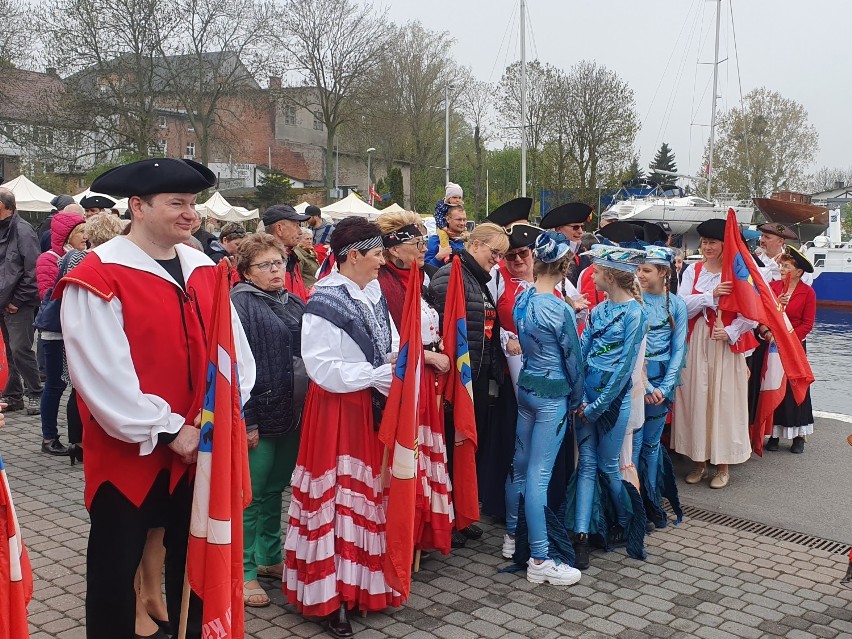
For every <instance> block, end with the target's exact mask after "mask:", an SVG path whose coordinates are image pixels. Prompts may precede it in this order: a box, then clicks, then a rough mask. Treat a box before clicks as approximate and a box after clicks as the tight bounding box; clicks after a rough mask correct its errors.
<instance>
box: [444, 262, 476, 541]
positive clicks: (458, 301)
mask: <svg viewBox="0 0 852 639" xmlns="http://www.w3.org/2000/svg"><path fill="white" fill-rule="evenodd" d="M444 348H445V351H446V354H447V355H449V357H450V372H449V373H447V379H446V385H445V387H444V398H445V399H446V400H447V401H448V402H450V403H451V404H452V405H453V424H454V425H455V429H456V439H455V442H454V445H455V448H454V451H453V501H454V502H455V510H456V527H457V528H458V529H459V530H461V529H463V528H467V527H468V526H470V525H471V524H472V523H473V522H475V521H479V489H478V488H477V483H476V446H477V441H476V417H475V414H474V412H473V373H472V371H471V367H470V352H469V350H468V343H467V305H466V302H465V297H464V282H463V281H462V265H461V258H459V257H458V256H455V257H453V265H452V267H451V270H450V282H449V285H448V287H447V301H446V304H445V305H444Z"/></svg>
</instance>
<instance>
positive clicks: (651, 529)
mask: <svg viewBox="0 0 852 639" xmlns="http://www.w3.org/2000/svg"><path fill="white" fill-rule="evenodd" d="M656 529H657V527H656V526H655V525H654V522H653V521H646V522H645V532H646V533H652V532H654V531H655V530H656Z"/></svg>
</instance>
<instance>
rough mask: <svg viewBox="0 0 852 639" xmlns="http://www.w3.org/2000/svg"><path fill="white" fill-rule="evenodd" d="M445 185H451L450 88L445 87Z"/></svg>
mask: <svg viewBox="0 0 852 639" xmlns="http://www.w3.org/2000/svg"><path fill="white" fill-rule="evenodd" d="M444 183H445V184H449V183H450V86H449V85H447V86H445V87H444Z"/></svg>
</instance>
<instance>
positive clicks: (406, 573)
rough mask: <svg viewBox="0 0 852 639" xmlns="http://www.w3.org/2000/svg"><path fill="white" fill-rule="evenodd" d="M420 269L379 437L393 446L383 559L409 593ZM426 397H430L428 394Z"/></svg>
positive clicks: (413, 278)
mask: <svg viewBox="0 0 852 639" xmlns="http://www.w3.org/2000/svg"><path fill="white" fill-rule="evenodd" d="M420 286H421V278H420V269H419V268H418V267H417V262H416V261H415V262H413V263H412V265H411V271H410V273H409V276H408V288H407V289H406V293H405V302H404V305H403V307H402V323H401V324H400V329H399V355H398V356H397V359H396V364H394V369H393V380H392V381H391V387H390V392H389V393H388V401H387V404H386V405H385V410H384V415H383V417H382V425H381V427H380V428H379V440H380V441H381V442H382V443H383V444H384V445H385V446H386V447H387V449H389V450H391V451H393V452H392V455H391V459H390V468H391V478H390V484H389V487H388V502H387V529H386V533H385V540H386V544H387V552H386V553H385V556H384V559H383V563H384V566H383V567H384V572H385V579H386V581H387V583H388V585H389V586H390V587H391V588H393V589H394V590H396V591H397V592H398V593H400V594H401V595H402V597H403V598H404V599H407V598H408V595H409V592H410V591H411V558H412V557H413V555H414V510H415V504H416V501H417V464H418V461H417V454H418V452H417V432H418V430H419V421H420V401H421V397H420V376H421V372H422V371H421V369H422V367H423V365H424V364H423V340H422V337H421V334H420ZM424 399H425V398H424Z"/></svg>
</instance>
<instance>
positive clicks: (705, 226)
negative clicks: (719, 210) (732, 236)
mask: <svg viewBox="0 0 852 639" xmlns="http://www.w3.org/2000/svg"><path fill="white" fill-rule="evenodd" d="M725 224H727V222H726V221H725V220H723V219H721V218H714V219H712V220H704V221H703V222H702V223H701V224H699V225H698V226H696V227H695V232H696V233H698V235H700V236H701V237H706V238H707V239H710V240H719V241H720V242H724V241H725Z"/></svg>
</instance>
